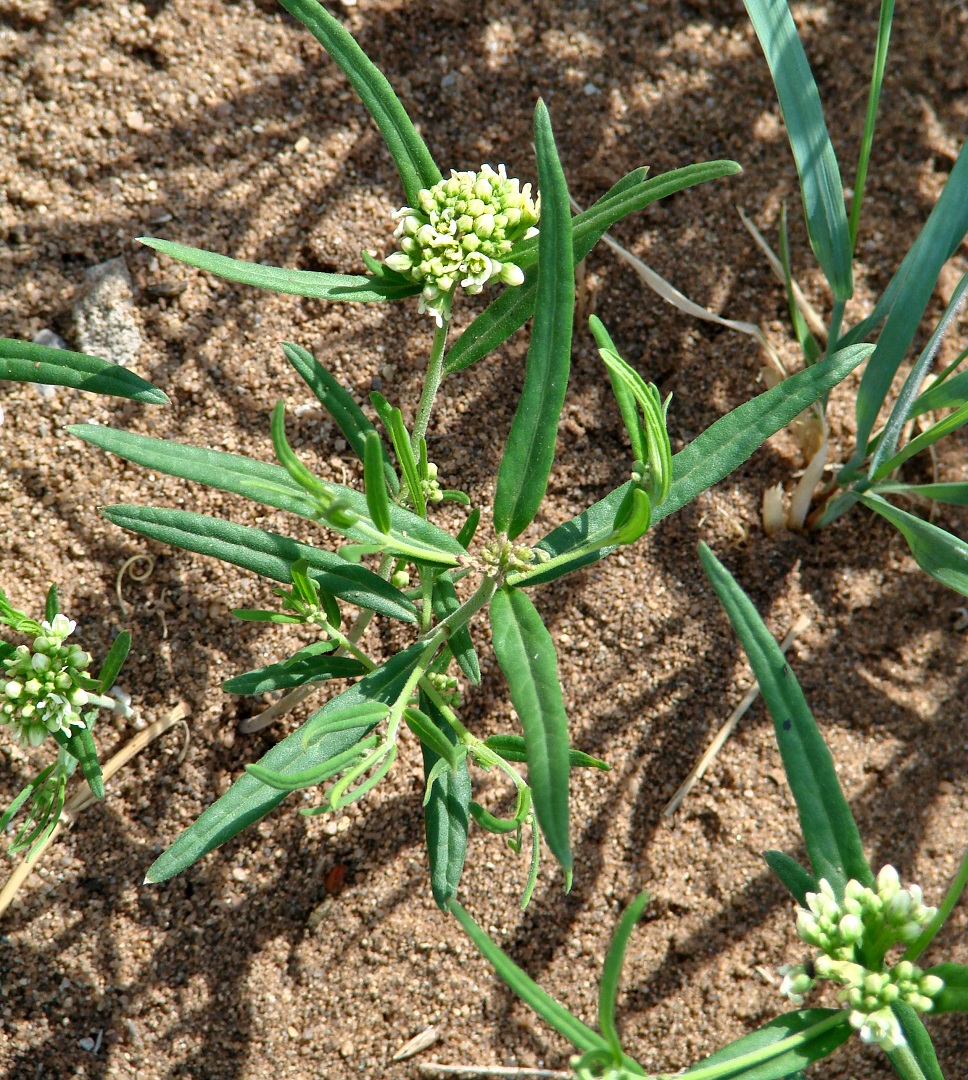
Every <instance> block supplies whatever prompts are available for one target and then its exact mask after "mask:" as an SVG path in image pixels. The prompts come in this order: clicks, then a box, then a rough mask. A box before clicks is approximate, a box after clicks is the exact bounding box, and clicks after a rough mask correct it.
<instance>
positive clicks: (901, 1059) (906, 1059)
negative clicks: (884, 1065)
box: [891, 1042, 928, 1080]
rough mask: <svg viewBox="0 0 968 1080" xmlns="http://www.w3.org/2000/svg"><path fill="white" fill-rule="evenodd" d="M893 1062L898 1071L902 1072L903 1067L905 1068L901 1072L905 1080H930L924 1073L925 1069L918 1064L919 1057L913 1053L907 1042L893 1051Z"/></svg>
mask: <svg viewBox="0 0 968 1080" xmlns="http://www.w3.org/2000/svg"><path fill="white" fill-rule="evenodd" d="M891 1064H892V1065H893V1066H894V1068H895V1069H896V1070H897V1071H898V1072H901V1069H903V1070H904V1071H903V1072H902V1073H901V1075H902V1076H903V1077H904V1080H928V1078H927V1077H926V1076H925V1075H924V1070H923V1069H922V1068H921V1066H920V1065H919V1064H918V1059H917V1058H916V1057H915V1056H914V1054H912V1053H911V1047H910V1046H908V1044H907V1043H906V1042H905V1043H902V1044H901V1045H900V1046H899V1047H897V1048H896V1049H895V1050H893V1051H892V1052H891ZM898 1066H900V1068H898Z"/></svg>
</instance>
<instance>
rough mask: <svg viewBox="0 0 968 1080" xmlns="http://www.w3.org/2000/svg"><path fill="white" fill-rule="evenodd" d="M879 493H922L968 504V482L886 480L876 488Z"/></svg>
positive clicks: (954, 503)
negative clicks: (918, 482) (906, 482)
mask: <svg viewBox="0 0 968 1080" xmlns="http://www.w3.org/2000/svg"><path fill="white" fill-rule="evenodd" d="M874 490H875V492H876V494H878V495H920V496H922V497H923V498H925V499H933V500H934V501H935V502H941V503H948V504H949V505H951V506H968V483H963V482H957V481H954V482H951V483H944V484H904V483H900V482H897V483H891V482H884V483H882V484H878V485H877V487H876V489H874Z"/></svg>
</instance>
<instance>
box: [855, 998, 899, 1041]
mask: <svg viewBox="0 0 968 1080" xmlns="http://www.w3.org/2000/svg"><path fill="white" fill-rule="evenodd" d="M850 1023H851V1027H853V1028H855V1029H856V1031H857V1033H858V1034H859V1035H860V1037H861V1038H862V1039H863V1040H864V1042H866V1043H876V1044H877V1045H878V1046H879V1047H881V1049H882V1050H888V1051H890V1050H897V1048H898V1047H899V1046H904V1044H905V1042H906V1040H905V1038H904V1032H903V1031H901V1025H900V1024H899V1023H898V1020H897V1017H896V1016H895V1015H894V1013H893V1012H892V1011H891V1009H890V1008H888V1007H885V1008H883V1009H878V1010H877V1011H876V1012H872V1013H862V1012H857V1011H855V1012H852V1013H851V1014H850Z"/></svg>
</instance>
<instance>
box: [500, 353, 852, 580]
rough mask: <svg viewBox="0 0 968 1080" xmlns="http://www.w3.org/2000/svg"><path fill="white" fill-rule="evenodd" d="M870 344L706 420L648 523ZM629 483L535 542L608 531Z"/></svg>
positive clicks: (578, 561)
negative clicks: (664, 498) (710, 419)
mask: <svg viewBox="0 0 968 1080" xmlns="http://www.w3.org/2000/svg"><path fill="white" fill-rule="evenodd" d="M872 349H873V346H871V345H855V346H852V347H851V348H850V349H842V350H841V351H840V352H837V353H834V355H833V356H829V357H826V358H825V359H823V360H820V361H818V362H817V363H816V364H814V365H812V366H811V367H809V368H807V369H806V370H805V371H798V372H797V373H796V374H795V375H791V376H790V378H789V379H785V380H784V381H783V382H782V383H781V384H780V385H779V386H774V387H773V389H772V390H766V391H765V392H764V393H762V394H759V395H758V396H757V397H755V398H753V400H752V401H747V402H746V403H745V404H743V405H740V406H739V407H738V408H736V409H733V411H732V412H730V413H727V414H726V415H725V416H723V417H721V418H720V419H719V420H717V421H716V422H715V423H714V424H711V425H710V426H709V427H708V428H707V429H706V430H705V431H704V432H703V433H702V434H701V435H699V436H698V437H697V438H696V439H694V440H693V441H692V442H691V443H690V444H689V445H688V446H687V447H686V448H685V449H684V450H680V451H679V453H678V454H676V455H675V456H674V457H673V459H672V486H671V488H670V490H669V495H668V498H667V499H666V500H665V502H663V503H662V504H661V505H659V506H657V507H655V508H654V510H653V514H652V523H653V524H655V523H656V522H658V521H661V520H662V518H664V517H668V515H669V514H672V513H674V512H675V511H676V510H681V509H682V507H683V506H685V505H686V504H687V503H689V502H691V501H692V500H693V499H694V498H696V496H697V495H699V494H701V493H702V492H703V491H705V490H706V489H707V488H710V487H712V486H713V484H717V483H719V481H720V480H722V479H723V478H724V477H725V476H728V475H729V474H730V473H731V472H732V471H733V470H734V469H736V468H738V467H739V466H740V465H742V464H743V462H744V461H746V459H747V458H748V457H749V456H750V455H751V454H752V453H753V452H754V451H755V450H756V449H757V447H759V446H760V445H762V443H764V442H765V441H766V440H767V439H768V438H769V437H770V436H771V435H773V434H774V433H775V432H777V431H779V430H780V428H782V427H784V426H785V425H786V424H788V423H790V421H791V420H793V419H794V417H796V416H798V415H799V414H800V413H801V412H803V410H804V409H806V408H807V407H808V406H810V405H811V404H812V403H813V402H814V401H816V400H817V399H818V398H819V397H821V396H822V395H823V394H825V393H827V391H828V390H830V389H831V388H832V387H834V386H836V385H837V383H839V382H840V381H841V380H842V379H844V378H846V376H847V375H849V374H850V372H851V371H853V370H854V368H855V367H857V365H858V364H860V363H861V362H862V361H863V360H864V359H865V358H866V357H867V356H869V355H870V353H871V351H872ZM630 486H631V485H630V484H623V485H622V486H621V487H619V488H616V489H615V490H614V491H613V492H611V494H609V495H607V496H606V497H605V498H604V499H602V500H601V501H600V502H597V503H595V504H594V505H593V506H590V507H589V508H588V509H587V510H585V511H584V512H583V513H581V514H579V515H578V516H577V517H575V518H572V519H571V521H566V522H565V523H564V524H563V525H559V526H558V528H557V529H555V530H553V531H552V532H550V533H549V534H548V535H547V536H546V537H544V539H543V540H541V541H539V546H540V547H541V548H543V549H544V550H545V551H547V552H548V553H549V554H550V555H551V556H552V558H558V557H561V556H565V555H567V554H568V552H570V551H574V550H576V549H584V548H585V546H586V545H587V544H589V543H594V541H595V538H596V537H602V538H603V539H604V538H605V537H609V536H611V534H612V526H613V524H614V522H615V515H616V513H617V512H618V509H619V507H620V506H621V505H622V501H623V500H624V498H625V496H626V493H627V492H628V490H629V487H630ZM613 550H614V548H613V547H609V546H605V547H601V548H598V549H597V550H593V551H591V552H590V553H583V554H581V555H576V556H575V558H574V559H571V560H567V559H566V560H564V561H562V562H561V563H557V564H556V565H555V566H553V567H551V568H550V569H548V570H537V571H535V573H533V574H528V576H527V577H526V578H523V579H522V582H521V583H522V585H528V586H530V585H540V584H543V583H545V582H547V581H553V580H554V579H555V578H558V577H561V576H562V575H563V574H568V573H571V572H572V571H573V570H577V569H578V568H579V567H582V566H587V565H588V564H589V563H592V562H595V561H596V560H597V559H600V558H602V557H603V556H605V555H607V554H608V553H609V552H610V551H613Z"/></svg>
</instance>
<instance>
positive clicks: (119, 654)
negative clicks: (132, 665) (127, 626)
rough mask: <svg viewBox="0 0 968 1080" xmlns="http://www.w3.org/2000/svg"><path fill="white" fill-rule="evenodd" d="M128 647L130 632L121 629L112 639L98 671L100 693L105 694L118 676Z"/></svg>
mask: <svg viewBox="0 0 968 1080" xmlns="http://www.w3.org/2000/svg"><path fill="white" fill-rule="evenodd" d="M130 648H131V633H130V631H128V630H122V631H121V633H120V634H118V636H117V637H116V638H115V639H114V642H113V643H112V645H111V648H110V649H109V650H108V654H107V656H106V657H105V658H104V663H103V664H102V665H101V670H100V671H99V672H98V676H97V681H98V682H99V683H100V684H101V689H100V692H101V693H102V694H106V693H107V692H108V691H109V690H110V689H111V687H112V686H114V680H115V679H116V678H117V677H118V673H119V672H120V670H121V668H122V666H123V665H124V661H125V660H126V659H127V656H128V650H129V649H130Z"/></svg>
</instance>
